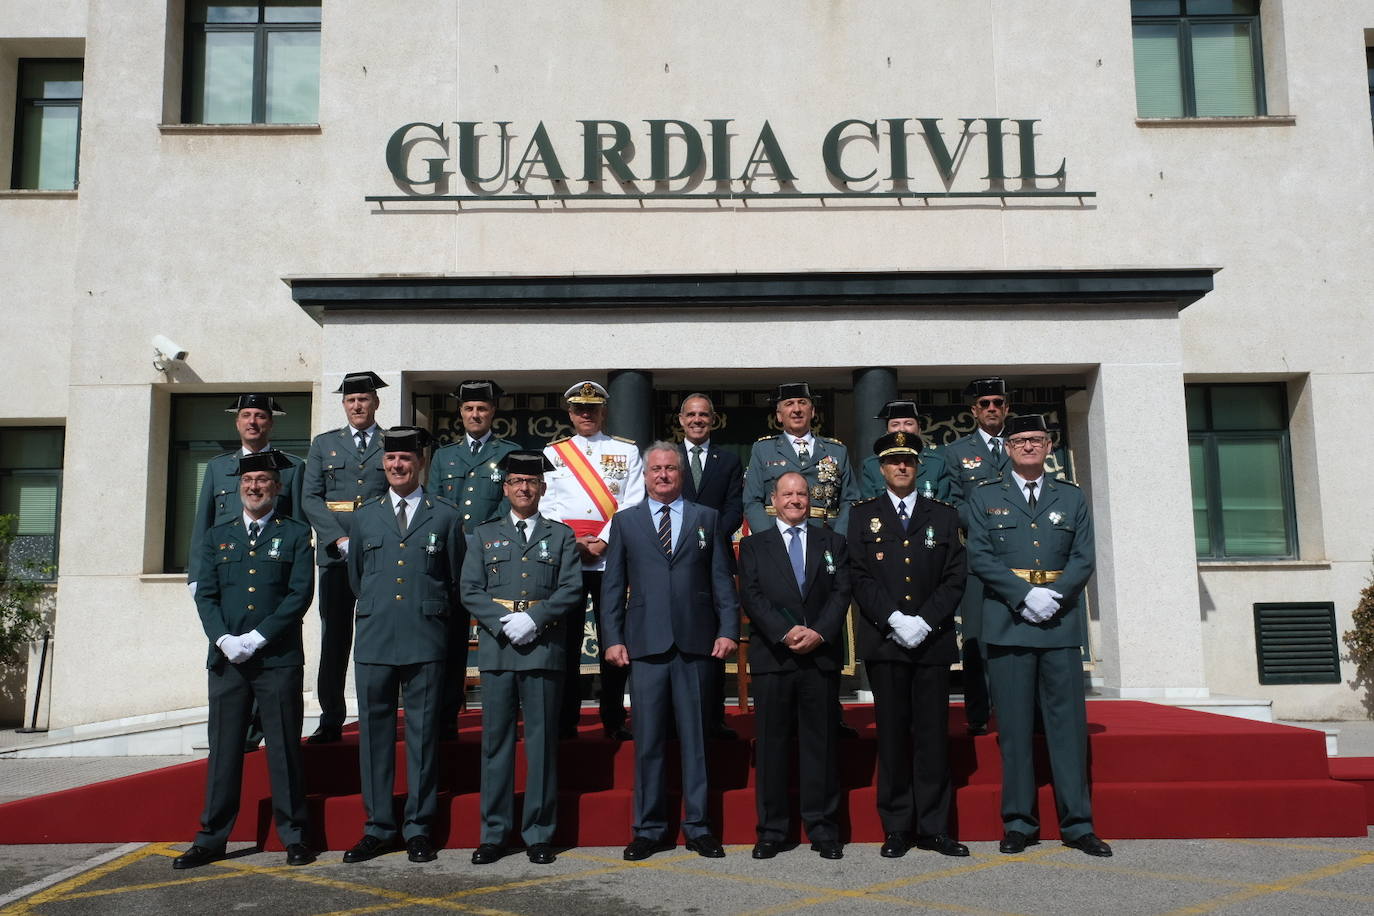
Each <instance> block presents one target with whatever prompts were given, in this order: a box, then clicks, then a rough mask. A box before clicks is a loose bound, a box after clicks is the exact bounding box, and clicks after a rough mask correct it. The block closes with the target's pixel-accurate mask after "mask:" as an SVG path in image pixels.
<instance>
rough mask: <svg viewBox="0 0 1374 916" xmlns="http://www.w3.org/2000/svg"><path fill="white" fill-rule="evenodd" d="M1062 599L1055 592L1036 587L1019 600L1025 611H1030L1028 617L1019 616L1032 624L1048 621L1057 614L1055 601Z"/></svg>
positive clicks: (1057, 609) (1057, 608)
mask: <svg viewBox="0 0 1374 916" xmlns="http://www.w3.org/2000/svg"><path fill="white" fill-rule="evenodd" d="M1063 597H1064V596H1063V595H1061V594H1059V593H1058V592H1056V591H1053V590H1051V589H1048V588H1042V587H1040V586H1038V585H1037V586H1035V587H1034V588H1032V589H1031V590H1030V591H1029V592H1027V593H1026V597H1025V598H1023V599H1021V603H1022V604H1024V605H1025V607H1026V610H1027V611H1030V614H1029V615H1027V614H1024V613H1023V614H1022V615H1021V616H1022V617H1025V618H1026V619H1027V620H1030V621H1032V622H1034V623H1040V622H1042V621H1045V620H1049V619H1050V618H1051V617H1053V616H1054V615H1055V614H1057V613H1058V612H1059V602H1058V601H1057V600H1056V599H1058V598H1063Z"/></svg>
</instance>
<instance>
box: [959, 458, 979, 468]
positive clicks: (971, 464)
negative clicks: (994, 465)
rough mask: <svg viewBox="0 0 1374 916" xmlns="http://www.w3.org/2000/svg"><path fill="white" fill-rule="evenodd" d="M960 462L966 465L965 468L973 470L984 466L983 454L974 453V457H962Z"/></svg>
mask: <svg viewBox="0 0 1374 916" xmlns="http://www.w3.org/2000/svg"><path fill="white" fill-rule="evenodd" d="M959 463H960V464H962V465H963V466H964V470H966V471H973V470H977V469H978V468H980V467H982V466H983V456H982V455H974V456H973V457H972V458H960V459H959Z"/></svg>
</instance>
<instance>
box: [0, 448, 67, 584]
mask: <svg viewBox="0 0 1374 916" xmlns="http://www.w3.org/2000/svg"><path fill="white" fill-rule="evenodd" d="M49 431H55V432H57V433H58V435H59V437H60V440H61V441H60V443H59V452H60V454H61V456H62V459H65V456H66V448H67V428H66V427H65V426H5V427H0V436H5V435H12V434H14V433H19V432H49ZM60 460H61V459H60ZM64 470H65V466H64V465H63V464H59V465H58V466H57V467H55V468H54V467H44V468H38V467H32V468H27V467H26V468H11V467H6V466H4V465H0V478H14V477H37V476H40V475H43V476H47V475H51V474H56V476H57V493H56V506H55V507H54V512H53V523H52V556H51V565H52V574H51V575H48V576H37V577H34V578H33V581H36V582H56V581H57V576H58V572H59V569H60V566H61V562H62V491H63V487H64V485H65V481H64V473H63V472H64ZM5 514H8V513H6V512H5V511H4V508H3V507H0V515H5ZM11 574H13V573H11Z"/></svg>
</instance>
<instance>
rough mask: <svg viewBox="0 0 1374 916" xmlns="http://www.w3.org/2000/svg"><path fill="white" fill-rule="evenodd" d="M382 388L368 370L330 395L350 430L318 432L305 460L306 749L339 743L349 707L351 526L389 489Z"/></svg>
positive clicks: (347, 379)
mask: <svg viewBox="0 0 1374 916" xmlns="http://www.w3.org/2000/svg"><path fill="white" fill-rule="evenodd" d="M385 387H387V385H386V382H384V381H382V380H381V379H380V378H378V377H377V375H376V373H373V372H350V373H349V374H348V375H345V376H344V379H343V383H342V384H340V385H339V388H338V390H337V391H335V392H334V393H335V394H341V395H343V408H344V416H345V417H346V418H347V419H348V425H346V426H343V427H340V428H339V429H331V430H329V432H326V433H320V434H319V435H318V436H316V437H315V439H314V441H313V442H311V443H310V453H309V454H308V455H307V456H306V459H305V482H304V492H303V494H302V499H301V503H302V507H303V509H304V511H305V517H306V518H307V519H309V520H310V524H311V526H312V527H313V528H314V529H315V562H316V563H317V564H318V565H319V567H320V671H319V677H318V681H317V683H316V689H315V693H316V697H317V698H318V699H319V701H320V725H319V728H317V729H316V730H315V733H314V734H313V735H311V736H310V737H309V738H308V739H307V740H308V741H309V742H310V743H311V744H322V743H325V742H329V741H338V740H339V738H340V737H341V736H342V733H343V722H344V717H345V716H346V715H347V712H348V710H347V707H346V706H345V704H344V681H345V680H346V679H347V677H348V652H349V649H350V648H351V647H352V645H353V590H352V588H350V586H349V583H348V569H347V567H346V566H345V563H346V561H347V559H348V526H349V524H350V521H349V520H350V519H351V518H352V514H353V510H354V509H355V508H356V507H357V506H359V505H361V504H362V502H363V500H365V499H369V498H371V497H373V496H377V495H379V494H380V493H381V492H382V491H383V490H385V489H386V474H385V473H384V472H383V471H382V441H381V433H382V431H381V429H380V428H379V427H378V426H377V420H376V417H377V405H378V404H380V403H381V400H380V399H379V398H378V397H377V389H379V388H385Z"/></svg>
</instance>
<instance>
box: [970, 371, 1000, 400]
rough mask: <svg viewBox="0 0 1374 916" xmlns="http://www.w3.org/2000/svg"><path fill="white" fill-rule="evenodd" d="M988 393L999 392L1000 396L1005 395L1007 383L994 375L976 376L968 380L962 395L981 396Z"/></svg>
mask: <svg viewBox="0 0 1374 916" xmlns="http://www.w3.org/2000/svg"><path fill="white" fill-rule="evenodd" d="M988 394H999V395H1001V396H1002V397H1006V395H1007V383H1006V382H1005V381H1003V380H1002V379H1000V378H997V377H996V376H994V377H992V378H976V379H974V380H973V381H971V382H969V383H968V385H967V386H965V388H964V397H968V398H981V397H983V396H984V395H988Z"/></svg>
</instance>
